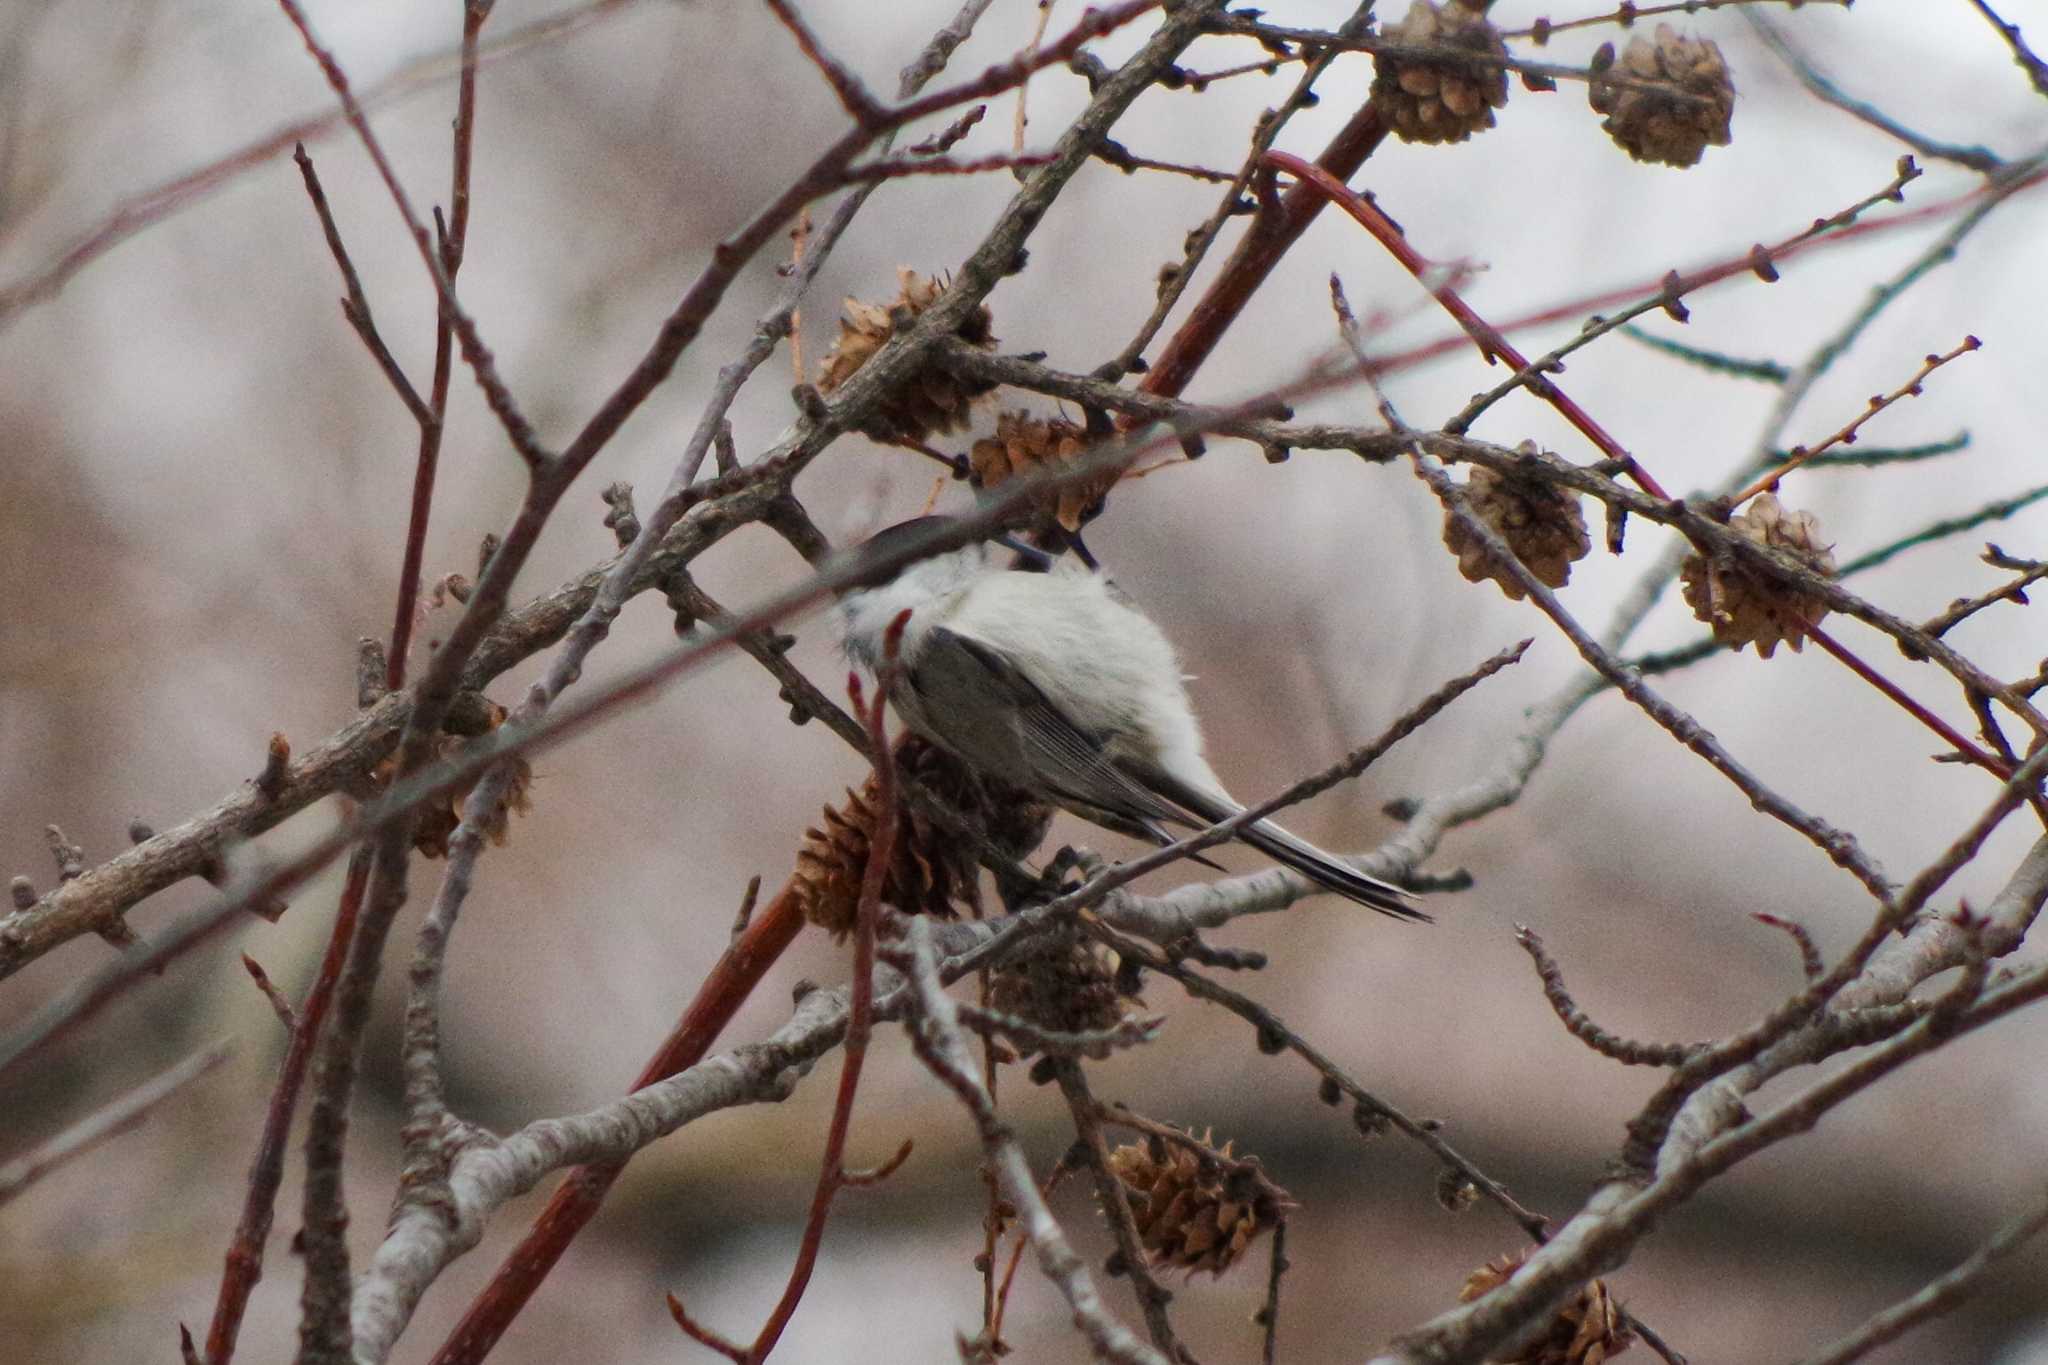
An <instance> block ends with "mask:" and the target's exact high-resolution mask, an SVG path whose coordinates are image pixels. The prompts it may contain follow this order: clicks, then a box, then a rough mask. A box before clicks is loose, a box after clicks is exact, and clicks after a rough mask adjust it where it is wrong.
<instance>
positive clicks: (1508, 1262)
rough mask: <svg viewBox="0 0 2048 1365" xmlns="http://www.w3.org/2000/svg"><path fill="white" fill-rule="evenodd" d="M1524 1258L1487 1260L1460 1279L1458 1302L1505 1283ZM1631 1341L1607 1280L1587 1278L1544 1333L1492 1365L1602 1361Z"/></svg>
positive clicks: (1573, 1364) (1520, 1255)
mask: <svg viewBox="0 0 2048 1365" xmlns="http://www.w3.org/2000/svg"><path fill="white" fill-rule="evenodd" d="M1527 1256H1528V1253H1527V1252H1516V1253H1515V1254H1513V1255H1511V1256H1502V1257H1501V1258H1499V1259H1498V1260H1493V1261H1488V1262H1487V1263H1486V1264H1485V1265H1483V1266H1481V1267H1479V1269H1477V1270H1475V1271H1473V1272H1472V1273H1471V1274H1470V1275H1469V1276H1467V1277H1466V1279H1465V1287H1464V1288H1463V1289H1461V1290H1459V1291H1458V1302H1460V1303H1470V1302H1472V1301H1473V1300H1474V1299H1476V1298H1478V1297H1480V1296H1481V1295H1483V1294H1487V1293H1490V1292H1492V1291H1493V1290H1494V1289H1496V1288H1498V1287H1499V1286H1501V1285H1503V1284H1506V1283H1507V1282H1508V1280H1509V1278H1510V1277H1512V1276H1513V1275H1514V1273H1515V1272H1516V1271H1517V1270H1519V1269H1521V1267H1522V1262H1523V1261H1524V1260H1525V1259H1527ZM1635 1340H1636V1339H1635V1333H1634V1332H1632V1331H1631V1330H1629V1326H1628V1322H1627V1320H1626V1319H1625V1318H1623V1317H1622V1314H1621V1308H1620V1306H1619V1305H1618V1304H1616V1303H1615V1302H1614V1296H1613V1295H1612V1294H1610V1293H1608V1292H1607V1282H1606V1281H1604V1280H1593V1281H1591V1282H1590V1283H1588V1284H1587V1285H1586V1287H1585V1288H1584V1289H1582V1290H1580V1291H1579V1293H1578V1296H1577V1297H1576V1298H1574V1299H1572V1301H1571V1302H1569V1303H1567V1304H1566V1305H1565V1306H1564V1307H1563V1308H1562V1309H1560V1310H1559V1311H1558V1315H1557V1316H1556V1317H1555V1318H1553V1319H1552V1320H1551V1323H1550V1328H1549V1330H1548V1331H1546V1332H1545V1333H1544V1334H1543V1335H1542V1336H1541V1337H1539V1338H1537V1339H1536V1340H1534V1341H1532V1342H1530V1343H1529V1344H1528V1345H1526V1346H1524V1347H1523V1348H1522V1349H1521V1350H1520V1351H1518V1352H1517V1353H1516V1354H1515V1355H1513V1356H1511V1357H1509V1356H1504V1357H1501V1358H1499V1359H1498V1360H1497V1361H1496V1365H1605V1362H1607V1361H1610V1360H1612V1359H1614V1358H1615V1357H1616V1356H1618V1355H1620V1354H1621V1353H1622V1352H1623V1351H1626V1350H1627V1349H1628V1348H1629V1347H1631V1346H1633V1345H1635Z"/></svg>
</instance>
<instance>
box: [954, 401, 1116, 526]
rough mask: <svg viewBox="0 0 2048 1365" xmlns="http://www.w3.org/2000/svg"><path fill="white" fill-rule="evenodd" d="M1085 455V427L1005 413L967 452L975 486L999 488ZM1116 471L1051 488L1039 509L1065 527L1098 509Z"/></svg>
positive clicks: (1111, 484)
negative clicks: (992, 428) (993, 429)
mask: <svg viewBox="0 0 2048 1365" xmlns="http://www.w3.org/2000/svg"><path fill="white" fill-rule="evenodd" d="M1087 453H1088V432H1087V430H1086V428H1084V427H1081V426H1079V425H1077V424H1076V423H1073V422H1069V421H1067V420H1066V419H1064V418H1061V417H1050V418H1042V417H1033V416H1032V415H1031V414H1030V413H1028V412H1006V413H1003V414H1001V415H1000V416H998V417H997V418H996V434H995V435H994V436H989V437H984V438H983V439H981V440H979V441H976V442H975V443H974V445H973V447H972V448H971V449H969V450H968V452H967V463H968V467H969V468H970V469H971V470H972V471H973V474H974V482H975V486H976V487H979V488H990V489H993V488H1000V487H1002V486H1003V485H1004V484H1005V483H1007V482H1009V481H1010V480H1011V479H1013V478H1016V477H1017V476H1019V475H1022V474H1029V473H1031V472H1033V471H1034V470H1038V469H1061V468H1064V467H1065V466H1067V465H1071V464H1073V463H1074V462H1075V461H1077V460H1079V459H1081V458H1082V457H1083V456H1085V455H1086V454H1087ZM1116 481H1117V473H1116V471H1114V470H1110V471H1107V472H1105V473H1102V474H1099V475H1095V476H1093V477H1090V478H1088V479H1084V480H1082V481H1081V482H1079V483H1070V484H1067V485H1066V486H1064V487H1062V488H1059V489H1056V490H1053V491H1049V492H1047V493H1046V494H1045V495H1044V498H1043V507H1042V509H1041V510H1042V511H1043V512H1044V514H1045V515H1046V516H1049V517H1051V518H1052V519H1053V520H1055V521H1057V522H1059V524H1060V525H1061V526H1064V527H1065V528H1066V529H1067V530H1069V531H1078V530H1080V529H1081V525H1082V523H1083V522H1086V521H1088V520H1089V519H1090V518H1092V517H1094V516H1095V514H1096V513H1098V512H1100V511H1101V510H1102V500H1103V499H1104V498H1105V497H1107V496H1108V495H1109V490H1110V489H1111V488H1114V487H1115V486H1116Z"/></svg>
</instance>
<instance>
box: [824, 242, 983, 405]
mask: <svg viewBox="0 0 2048 1365" xmlns="http://www.w3.org/2000/svg"><path fill="white" fill-rule="evenodd" d="M896 279H897V283H898V289H897V294H896V298H895V300H894V301H893V302H892V303H889V304H880V303H863V302H861V301H860V300H859V299H856V298H848V299H847V300H846V303H845V306H844V308H843V309H842V311H841V312H840V315H839V338H838V340H836V341H834V342H833V343H832V349H831V350H830V351H829V352H827V353H826V355H825V359H824V361H823V363H822V364H820V365H819V367H818V389H819V391H820V392H822V393H831V392H832V391H833V390H834V389H836V388H838V387H839V386H840V385H842V384H844V383H845V382H846V381H847V380H849V379H851V378H852V377H853V375H854V372H855V371H857V370H858V369H860V367H861V366H863V365H865V364H867V362H868V358H869V357H870V356H872V355H874V353H875V352H876V351H879V350H881V349H882V345H883V343H884V342H886V341H888V340H889V338H890V336H891V335H893V334H894V332H895V324H894V323H892V322H891V321H890V314H891V312H893V311H894V310H895V309H896V308H906V309H908V310H909V311H910V313H911V314H912V315H913V316H915V315H916V314H918V313H922V312H923V311H924V310H925V309H927V308H929V307H931V306H932V304H933V303H934V302H935V301H937V299H938V298H939V296H940V295H941V294H944V293H945V292H946V284H945V282H944V281H942V280H940V279H938V278H936V277H934V276H929V275H920V274H918V273H917V272H916V271H915V270H911V269H909V268H908V267H905V268H903V269H900V270H898V271H897V272H896ZM992 325H993V319H992V318H991V317H990V314H989V311H988V306H987V305H986V304H983V305H980V306H978V307H976V308H975V310H974V311H973V312H972V313H969V314H968V315H967V320H966V321H965V322H963V323H961V324H960V328H959V330H958V331H957V332H956V333H955V335H956V336H958V337H959V338H960V339H961V340H962V341H965V342H967V343H968V344H969V345H972V346H978V347H980V348H981V349H982V350H984V351H988V350H994V349H995V344H996V339H995V335H994V334H993V333H992V332H991V331H990V328H991V326H992ZM993 387H995V386H994V385H992V384H984V383H979V382H977V381H974V380H970V379H963V378H960V377H959V376H957V375H954V374H951V373H948V372H947V371H945V370H943V369H939V368H938V367H936V366H930V367H927V368H925V369H923V370H920V371H918V372H917V373H916V374H913V375H912V376H910V378H909V379H908V380H906V381H905V382H904V383H903V384H902V385H900V386H899V387H898V388H897V389H896V391H895V392H893V393H891V394H890V395H889V396H888V397H886V398H884V399H883V400H882V401H881V403H879V404H878V405H877V406H876V407H875V409H874V411H873V412H872V413H871V414H870V415H869V417H868V420H867V422H866V423H865V424H864V425H863V426H862V427H861V431H862V433H863V434H864V435H866V436H868V437H870V438H872V439H874V440H877V441H887V442H909V443H922V442H923V441H924V439H925V438H926V437H927V436H929V435H931V434H932V433H933V432H947V431H958V430H959V429H960V428H961V427H963V426H965V425H967V414H968V408H969V407H970V406H971V405H972V404H973V402H974V400H975V399H976V398H978V397H980V396H981V395H982V394H984V393H987V392H988V391H989V390H990V389H992V388H993Z"/></svg>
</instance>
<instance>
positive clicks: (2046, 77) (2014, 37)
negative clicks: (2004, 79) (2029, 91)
mask: <svg viewBox="0 0 2048 1365" xmlns="http://www.w3.org/2000/svg"><path fill="white" fill-rule="evenodd" d="M1970 3H1971V4H1973V5H1975V6H1976V7H1977V13H1979V14H1981V15H1983V16H1984V21H1985V22H1986V23H1988V24H1990V25H1991V27H1993V28H1995V29H1997V30H1998V36H1999V37H2001V38H2003V39H2005V45H2006V46H2007V47H2009V48H2011V49H2012V59H2013V61H2014V63H2016V64H2017V65H2018V66H2019V69H2020V70H2022V71H2024V72H2026V73H2027V83H2028V84H2029V85H2031V86H2033V87H2034V93H2035V94H2037V95H2040V96H2042V97H2043V98H2048V62H2044V61H2042V60H2041V59H2040V58H2039V57H2037V56H2035V55H2034V50H2033V49H2032V48H2030V47H2028V46H2027V40H2026V39H2025V38H2022V37H2021V36H2020V26H2019V25H2018V24H2009V23H2007V22H2006V21H2005V20H2003V19H2001V18H1999V16H1998V11H1997V10H1995V9H1993V8H1991V5H1990V0H1970Z"/></svg>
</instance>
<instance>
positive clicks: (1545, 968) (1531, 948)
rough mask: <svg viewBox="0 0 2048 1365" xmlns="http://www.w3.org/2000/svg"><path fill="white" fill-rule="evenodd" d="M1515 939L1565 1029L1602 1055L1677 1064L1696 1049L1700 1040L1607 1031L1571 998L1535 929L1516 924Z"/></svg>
mask: <svg viewBox="0 0 2048 1365" xmlns="http://www.w3.org/2000/svg"><path fill="white" fill-rule="evenodd" d="M1515 942H1516V943H1518V944H1520V945H1521V946H1522V951H1523V952H1525V953H1527V954H1528V955H1529V960H1530V961H1531V962H1533V963H1535V964H1536V975H1537V977H1538V979H1540V980H1541V981H1542V982H1543V998H1544V999H1546V1000H1548V1001H1549V1002H1550V1008H1551V1010H1552V1011H1553V1012H1555V1013H1556V1015H1557V1018H1558V1022H1559V1023H1561V1024H1563V1025H1564V1027H1565V1031H1566V1032H1567V1033H1570V1034H1571V1035H1572V1037H1574V1038H1576V1039H1578V1040H1579V1041H1580V1042H1582V1043H1584V1044H1585V1045H1586V1046H1587V1047H1589V1048H1592V1049H1593V1051H1595V1052H1597V1053H1599V1054H1600V1055H1601V1056H1603V1057H1608V1058H1612V1059H1613V1060H1614V1061H1617V1062H1620V1063H1621V1064H1622V1065H1623V1066H1678V1065H1679V1064H1681V1063H1682V1062H1684V1061H1685V1060H1686V1058H1688V1057H1690V1056H1692V1055H1693V1054H1694V1053H1695V1052H1697V1051H1699V1050H1700V1048H1701V1047H1702V1046H1703V1045H1702V1044H1699V1043H1639V1042H1637V1041H1635V1040H1634V1039H1631V1038H1623V1037H1621V1036H1620V1035H1618V1034H1613V1033H1609V1032H1608V1031H1607V1030H1606V1029H1603V1028H1601V1027H1600V1026H1599V1025H1598V1024H1596V1023H1594V1022H1593V1021H1592V1019H1591V1018H1589V1017H1588V1016H1587V1014H1586V1012H1585V1010H1583V1009H1581V1008H1580V1007H1579V1003H1578V1002H1577V1001H1576V1000H1574V999H1572V995H1571V992H1570V991H1569V990H1567V989H1565V984H1564V972H1563V971H1562V970H1560V969H1559V967H1558V965H1557V962H1556V960H1555V959H1554V958H1552V957H1551V956H1550V954H1549V953H1548V952H1547V951H1545V949H1544V947H1543V940H1542V939H1541V938H1539V937H1537V935H1536V931H1535V930H1533V929H1530V928H1528V927H1527V926H1526V925H1519V924H1518V925H1516V926H1515Z"/></svg>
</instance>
